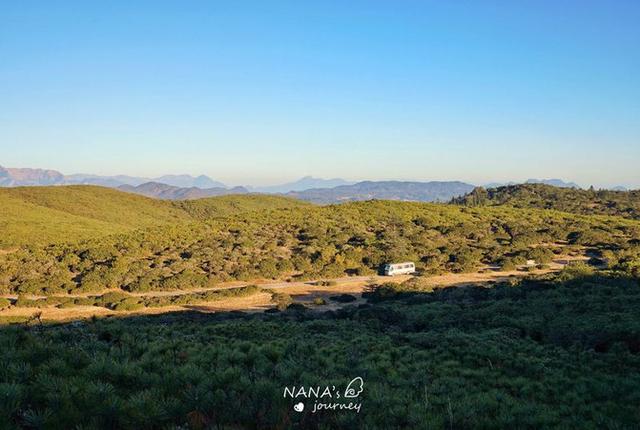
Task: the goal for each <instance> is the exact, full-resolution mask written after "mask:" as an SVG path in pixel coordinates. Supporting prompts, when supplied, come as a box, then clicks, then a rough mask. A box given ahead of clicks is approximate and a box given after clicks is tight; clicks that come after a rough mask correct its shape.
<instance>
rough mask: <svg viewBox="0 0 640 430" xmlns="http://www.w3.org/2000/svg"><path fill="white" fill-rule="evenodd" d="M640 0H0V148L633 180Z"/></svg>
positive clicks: (55, 154) (72, 157)
mask: <svg viewBox="0 0 640 430" xmlns="http://www.w3.org/2000/svg"><path fill="white" fill-rule="evenodd" d="M639 164H640V1H638V0H630V1H623V0H601V1H589V0H576V1H563V0H554V1H543V0H536V1H527V0H523V1H513V0H504V1H482V0H456V1H445V0H439V1H424V0H423V1H403V0H397V1H392V0H387V1H375V0H366V1H358V0H350V1H337V0H336V1H333V0H322V1H320V0H318V1H300V0H297V1H287V2H280V1H252V2H249V1H241V0H234V1H210V0H209V1H188V0H186V1H161V0H153V1H142V0H136V1H115V0H110V1H103V2H97V1H77V2H72V1H62V0H59V1H50V0H46V1H31V0H24V1H10V0H0V165H3V166H8V167H42V168H53V169H57V170H60V171H62V172H63V173H79V172H82V173H97V174H117V173H123V174H131V175H149V176H152V175H159V174H164V173H191V174H200V173H204V174H207V175H209V176H211V177H213V178H214V179H218V180H221V181H223V182H226V183H229V184H268V183H277V182H282V181H286V180H291V179H295V178H297V177H300V176H303V175H307V174H312V175H314V176H321V177H343V178H346V179H353V180H357V179H411V180H447V179H460V180H465V181H469V182H473V183H484V182H489V181H505V180H522V179H526V178H529V177H535V178H549V177H560V178H563V179H566V180H572V181H576V182H578V183H580V184H582V185H590V184H596V185H616V184H623V185H627V186H634V187H640V169H639V167H638V166H639Z"/></svg>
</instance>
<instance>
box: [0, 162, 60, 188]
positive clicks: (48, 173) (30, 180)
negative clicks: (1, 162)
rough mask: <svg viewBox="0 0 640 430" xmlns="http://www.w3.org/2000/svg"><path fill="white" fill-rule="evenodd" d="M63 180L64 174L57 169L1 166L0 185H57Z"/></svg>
mask: <svg viewBox="0 0 640 430" xmlns="http://www.w3.org/2000/svg"><path fill="white" fill-rule="evenodd" d="M63 181H64V175H63V174H62V173H60V172H56V171H55V170H43V169H14V168H7V167H2V166H0V187H17V186H21V185H24V186H31V185H56V184H59V183H62V182H63Z"/></svg>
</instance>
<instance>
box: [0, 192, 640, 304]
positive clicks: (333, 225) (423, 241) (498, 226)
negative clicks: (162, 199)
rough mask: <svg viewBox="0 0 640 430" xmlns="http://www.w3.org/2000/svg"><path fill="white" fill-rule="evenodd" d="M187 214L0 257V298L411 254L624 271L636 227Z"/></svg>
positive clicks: (469, 267) (490, 215)
mask: <svg viewBox="0 0 640 430" xmlns="http://www.w3.org/2000/svg"><path fill="white" fill-rule="evenodd" d="M252 197H253V198H254V199H255V198H256V197H255V196H252ZM215 201H216V199H208V200H207V201H205V202H198V201H195V202H194V203H193V204H194V205H200V206H203V205H205V206H206V205H207V204H211V202H215ZM284 201H288V200H286V199H285V200H284ZM182 204H192V203H191V202H182ZM253 204H256V203H255V202H253ZM197 212H198V213H199V214H201V215H200V216H203V218H202V219H200V220H197V221H196V220H192V221H190V222H179V223H173V224H168V225H161V226H155V227H149V228H144V229H136V230H133V231H129V232H126V233H120V234H115V235H110V236H106V237H100V238H97V239H91V240H86V241H81V242H75V243H52V244H50V245H48V246H46V247H42V246H37V245H31V246H24V247H21V248H19V249H18V250H16V251H15V252H12V253H8V254H5V255H0V294H9V293H13V294H45V295H52V294H66V293H98V292H101V291H103V290H106V289H121V290H123V291H128V292H146V291H168V290H186V289H193V288H211V287H214V286H215V285H216V284H217V283H220V282H224V281H230V280H242V281H250V280H254V279H259V278H264V279H284V278H288V277H293V278H297V279H311V278H332V277H338V276H344V275H351V274H358V275H368V274H375V273H376V272H377V271H378V269H379V267H380V266H381V265H382V264H383V263H385V262H388V261H415V262H416V266H417V268H418V269H419V270H420V271H422V272H423V273H432V274H435V273H441V272H445V271H446V272H474V271H476V270H477V269H478V268H480V267H481V266H483V265H500V266H505V269H510V268H512V267H514V266H516V265H520V264H524V262H526V261H527V260H529V259H533V260H534V261H535V262H536V264H545V263H547V262H548V261H549V260H550V259H552V258H553V256H554V252H556V253H559V252H561V251H562V252H571V250H572V249H573V250H574V251H575V250H578V249H582V248H589V249H591V252H593V253H595V254H598V255H600V254H603V253H605V251H606V254H607V257H606V258H608V259H609V260H610V261H611V262H614V261H615V262H617V263H616V264H621V263H620V261H622V260H620V258H622V259H624V261H625V263H624V264H627V265H629V264H630V265H632V266H633V265H635V264H637V259H638V255H639V254H640V251H639V249H640V246H639V243H640V224H638V223H637V222H635V221H631V220H625V219H622V218H620V217H589V216H576V215H570V214H565V213H560V212H554V211H542V210H530V209H515V208H509V207H478V208H465V207H460V206H451V205H438V204H423V203H408V202H389V201H371V202H358V203H350V204H343V205H334V206H327V207H318V206H310V205H302V206H298V205H293V206H291V207H287V208H275V209H269V210H261V211H255V210H254V211H245V210H241V211H239V212H238V213H236V215H234V216H220V217H214V218H207V215H206V214H205V213H206V211H204V210H203V211H200V210H198V211H197ZM610 254H611V255H610ZM603 255H604V254H603ZM618 256H620V258H618Z"/></svg>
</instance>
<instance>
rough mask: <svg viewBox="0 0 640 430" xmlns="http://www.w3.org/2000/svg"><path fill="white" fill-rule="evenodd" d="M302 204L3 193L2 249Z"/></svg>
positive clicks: (75, 191) (86, 191) (108, 193)
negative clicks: (177, 200)
mask: <svg viewBox="0 0 640 430" xmlns="http://www.w3.org/2000/svg"><path fill="white" fill-rule="evenodd" d="M304 205H306V204H305V203H302V202H299V201H297V200H293V199H288V198H284V197H275V196H256V195H238V196H234V195H230V196H224V197H212V198H208V199H201V200H194V201H180V202H170V201H163V200H156V199H151V198H147V197H143V196H139V195H136V194H130V193H126V192H122V191H117V190H114V189H111V188H104V187H97V186H87V185H77V186H55V187H16V188H0V232H2V234H1V235H0V249H1V248H10V247H14V246H20V245H33V244H48V243H57V242H72V241H76V240H84V239H91V238H94V237H99V236H104V235H108V234H114V233H122V232H126V231H130V230H134V229H138V228H147V227H153V226H158V225H167V224H175V223H183V222H189V221H193V220H195V219H197V220H202V219H205V218H210V217H216V216H225V215H230V214H232V213H237V212H244V211H253V210H267V209H276V208H285V207H301V206H304Z"/></svg>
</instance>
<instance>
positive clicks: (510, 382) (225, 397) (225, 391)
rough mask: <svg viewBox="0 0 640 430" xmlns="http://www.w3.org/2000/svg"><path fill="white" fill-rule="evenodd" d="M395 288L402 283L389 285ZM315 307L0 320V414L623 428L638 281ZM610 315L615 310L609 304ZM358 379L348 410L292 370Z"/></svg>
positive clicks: (269, 423) (13, 421)
mask: <svg viewBox="0 0 640 430" xmlns="http://www.w3.org/2000/svg"><path fill="white" fill-rule="evenodd" d="M399 288H400V287H399ZM401 290H402V291H398V292H397V294H396V295H395V296H394V297H391V298H390V297H384V298H379V300H375V301H374V303H373V304H369V305H364V306H360V307H347V308H343V309H341V310H339V311H337V312H327V313H324V314H315V313H300V312H290V311H287V312H284V313H281V314H278V315H273V316H269V315H266V314H265V315H256V316H241V315H238V314H229V315H219V316H211V315H197V314H180V315H165V316H156V317H145V318H142V317H139V318H126V319H108V320H93V321H87V322H84V323H80V324H78V323H76V324H64V325H55V326H45V325H40V324H38V323H37V322H34V323H33V324H32V325H28V326H25V325H16V326H5V327H3V328H0V416H2V417H4V418H5V421H3V422H2V424H0V426H2V428H14V427H23V428H125V429H126V428H130V429H141V428H175V427H174V426H181V428H193V429H199V428H258V429H262V428H264V429H266V428H290V427H293V426H297V427H298V428H312V429H313V428H357V427H359V428H371V429H375V428H378V429H407V428H434V429H435V428H455V429H475V428H548V427H557V428H581V429H590V428H591V429H600V428H634V427H635V426H636V425H637V423H638V421H639V420H640V415H639V412H638V408H637V405H638V403H639V402H640V390H639V389H638V387H639V386H640V285H639V284H638V279H637V278H635V279H634V278H631V277H628V276H626V275H624V274H620V273H610V274H608V275H606V276H605V275H598V274H594V273H593V269H592V268H590V267H589V266H584V265H576V266H574V267H571V268H570V269H567V270H566V271H565V272H564V273H562V274H561V275H560V276H559V279H557V280H552V279H548V280H544V279H542V280H531V281H526V282H525V283H523V284H522V285H497V286H495V287H494V288H448V289H436V290H435V291H433V292H429V293H426V292H420V291H419V292H416V290H415V288H412V287H411V286H405V287H402V288H401ZM613 315H615V317H612V316H613ZM355 376H361V377H362V378H363V379H364V381H365V385H364V392H363V393H362V395H361V400H360V401H361V402H362V410H361V412H360V413H359V414H356V413H353V412H348V411H336V412H321V413H318V414H312V413H311V412H310V410H311V409H310V406H311V405H310V404H309V403H307V406H308V407H307V408H306V409H305V412H304V413H297V412H294V411H293V410H292V405H293V403H295V402H294V401H292V400H287V399H284V398H283V389H284V387H285V386H291V385H300V384H305V385H320V386H325V385H331V384H334V385H342V386H343V385H344V384H345V383H346V382H347V381H349V380H350V379H352V378H353V377H355Z"/></svg>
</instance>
